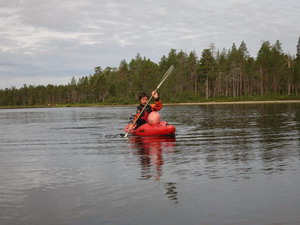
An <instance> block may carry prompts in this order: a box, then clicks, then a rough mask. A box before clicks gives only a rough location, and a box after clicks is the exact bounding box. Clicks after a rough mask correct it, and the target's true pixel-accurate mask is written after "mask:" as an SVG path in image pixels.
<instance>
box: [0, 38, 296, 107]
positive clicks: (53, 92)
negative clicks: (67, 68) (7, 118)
mask: <svg viewBox="0 0 300 225" xmlns="http://www.w3.org/2000/svg"><path fill="white" fill-rule="evenodd" d="M296 47H297V54H296V56H291V55H289V54H286V53H284V52H283V50H282V48H281V43H280V42H279V41H277V42H276V43H275V44H273V45H271V44H270V42H269V41H265V42H263V43H262V45H261V48H260V50H259V51H258V53H257V57H256V58H254V57H251V56H250V55H249V52H248V49H247V46H246V44H245V43H244V42H241V44H240V45H239V47H237V46H236V45H235V44H233V45H232V47H231V48H230V49H229V50H226V49H223V50H222V51H216V49H215V46H214V45H213V44H212V45H210V46H209V48H207V49H204V50H203V51H202V55H201V57H200V58H198V56H197V55H196V53H195V51H192V52H190V53H186V52H183V51H180V52H177V51H176V50H175V49H171V50H170V52H169V54H168V55H167V56H163V57H162V58H161V60H160V62H158V63H154V62H152V61H151V60H150V59H147V58H145V57H141V56H140V54H137V56H136V57H135V58H134V59H132V60H131V61H130V62H129V63H127V62H126V61H125V60H123V61H121V62H120V65H119V67H118V68H112V67H107V68H105V69H102V68H101V67H100V66H99V67H95V73H94V74H93V75H89V76H83V77H81V78H78V79H76V78H75V77H73V78H72V80H71V81H70V83H69V84H67V85H50V84H49V85H47V86H43V85H39V86H32V85H24V86H23V87H22V88H19V89H16V88H14V87H12V88H6V89H4V90H3V89H2V90H0V105H1V106H32V105H55V104H78V103H80V104H81V103H104V104H105V103H107V104H112V103H116V104H126V103H131V102H136V100H137V97H138V95H139V93H140V92H143V91H145V92H147V93H150V92H151V91H152V90H153V89H155V88H156V86H157V84H158V83H159V82H160V80H161V78H162V76H163V74H164V73H165V72H166V71H167V70H168V68H169V67H170V66H171V65H174V66H175V70H174V71H173V73H172V75H170V77H169V78H168V80H167V81H166V82H165V83H164V85H163V87H162V88H161V89H160V91H159V92H160V95H161V97H162V98H163V100H164V101H167V102H189V101H202V100H205V99H213V98H222V97H224V98H229V97H233V98H241V97H246V98H247V97H248V98H249V97H251V96H268V95H276V96H279V95H285V96H286V95H290V96H298V95H299V93H300V38H299V41H298V45H297V46H296Z"/></svg>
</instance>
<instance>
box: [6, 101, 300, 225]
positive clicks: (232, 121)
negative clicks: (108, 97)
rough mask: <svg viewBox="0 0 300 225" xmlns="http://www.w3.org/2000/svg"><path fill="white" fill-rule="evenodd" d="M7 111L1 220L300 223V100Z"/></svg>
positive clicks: (74, 224)
mask: <svg viewBox="0 0 300 225" xmlns="http://www.w3.org/2000/svg"><path fill="white" fill-rule="evenodd" d="M132 113H134V109H133V108H132V107H107V108H49V109H48V108H47V109H9V110H0V123H1V128H0V224H1V225H10V224H15V225H18V224H20V225H35V224H38V225H48V224H49V225H50V224H51V225H52V224H53V225H60V224H68V225H96V224H97V225H98V224H128V225H140V224H143V225H147V224H149V225H150V224H151V225H152V224H173V225H177V224H178V225H182V224H205V225H207V224H211V225H219V224H220V225H221V224H222V225H223V224H224V225H225V224H228V225H235V224H237V225H238V224H260V225H264V224H270V225H271V224H272V225H275V224H289V225H291V224H295V225H296V224H300V213H299V212H300V141H299V140H300V104H249V105H248V104H247V105H207V106H168V107H164V108H163V109H162V111H161V116H162V118H163V119H164V120H166V121H167V122H169V123H170V124H173V125H175V126H176V128H177V135H176V137H175V138H140V139H138V138H136V139H134V138H130V139H128V138H124V137H121V136H120V135H118V134H121V133H123V127H124V126H125V124H126V123H127V121H128V118H129V116H130V115H131V114H132Z"/></svg>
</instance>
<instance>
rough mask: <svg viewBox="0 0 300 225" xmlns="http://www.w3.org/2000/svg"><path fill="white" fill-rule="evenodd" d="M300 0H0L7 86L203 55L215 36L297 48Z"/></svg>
mask: <svg viewBox="0 0 300 225" xmlns="http://www.w3.org/2000/svg"><path fill="white" fill-rule="evenodd" d="M299 15H300V1H299V0H182V1H180V0H119V1H118V0H107V1H104V0H0V28H1V29H0V89H3V88H10V87H12V86H15V87H17V88H19V87H22V86H23V84H27V85H30V84H32V85H38V84H43V85H47V84H49V83H51V84H67V83H69V82H70V81H71V78H72V76H75V77H76V78H78V77H82V76H84V75H90V74H93V73H94V67H95V66H101V67H102V68H103V69H104V68H106V67H108V66H111V67H117V66H119V64H120V62H121V60H123V59H125V60H126V61H127V62H129V61H130V60H131V59H133V58H135V56H136V54H137V53H140V54H141V56H145V57H146V58H150V59H151V60H152V61H154V62H159V61H160V59H161V57H162V56H163V55H167V54H168V53H169V51H170V49H172V48H174V49H176V50H177V51H180V50H183V51H184V52H186V53H189V52H190V51H193V50H195V51H196V53H197V55H198V57H200V56H201V53H202V51H203V49H205V48H208V47H209V45H210V44H211V43H214V44H215V46H216V48H217V49H220V50H222V49H223V48H225V49H230V48H231V46H232V44H233V43H236V45H237V46H239V45H240V43H241V42H242V41H244V42H245V43H246V45H247V47H248V50H249V53H250V55H252V56H254V57H256V55H257V52H258V50H259V48H260V47H261V44H262V41H270V43H271V44H274V43H275V42H276V40H279V41H280V42H281V43H282V48H283V51H284V52H285V53H290V54H291V55H295V54H296V45H297V42H298V38H299V36H300V20H299Z"/></svg>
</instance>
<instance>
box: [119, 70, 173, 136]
mask: <svg viewBox="0 0 300 225" xmlns="http://www.w3.org/2000/svg"><path fill="white" fill-rule="evenodd" d="M173 69H174V66H173V65H172V66H170V68H169V69H168V70H167V72H166V73H165V74H164V76H163V77H162V79H161V82H160V83H159V84H158V85H157V87H156V89H155V90H154V93H155V92H157V90H158V89H159V88H160V86H161V85H162V84H163V83H164V81H165V80H166V79H167V78H168V76H169V75H170V74H171V72H172V71H173ZM152 97H153V96H152V95H151V97H150V98H149V100H148V102H147V103H146V105H145V106H144V108H143V109H142V111H141V112H140V113H139V116H138V117H137V118H136V119H135V120H134V122H133V124H132V126H131V128H130V129H129V130H128V131H127V133H126V134H125V135H124V137H127V136H128V134H129V132H130V131H131V130H132V129H133V127H134V125H135V124H136V122H137V121H138V119H139V118H140V116H141V115H142V114H143V112H144V111H145V109H146V107H147V105H148V104H149V102H150V101H151V99H152Z"/></svg>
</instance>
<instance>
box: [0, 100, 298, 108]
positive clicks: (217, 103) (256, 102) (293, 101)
mask: <svg viewBox="0 0 300 225" xmlns="http://www.w3.org/2000/svg"><path fill="white" fill-rule="evenodd" d="M282 103H300V100H262V101H257V100H256V101H251V100H249V101H224V102H213V101H212V102H182V103H163V105H164V106H193V105H237V104H282ZM135 105H136V104H128V105H124V104H107V105H106V104H74V105H73V104H66V105H59V104H55V105H36V106H0V109H27V108H28V109H30V108H65V107H131V106H135Z"/></svg>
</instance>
